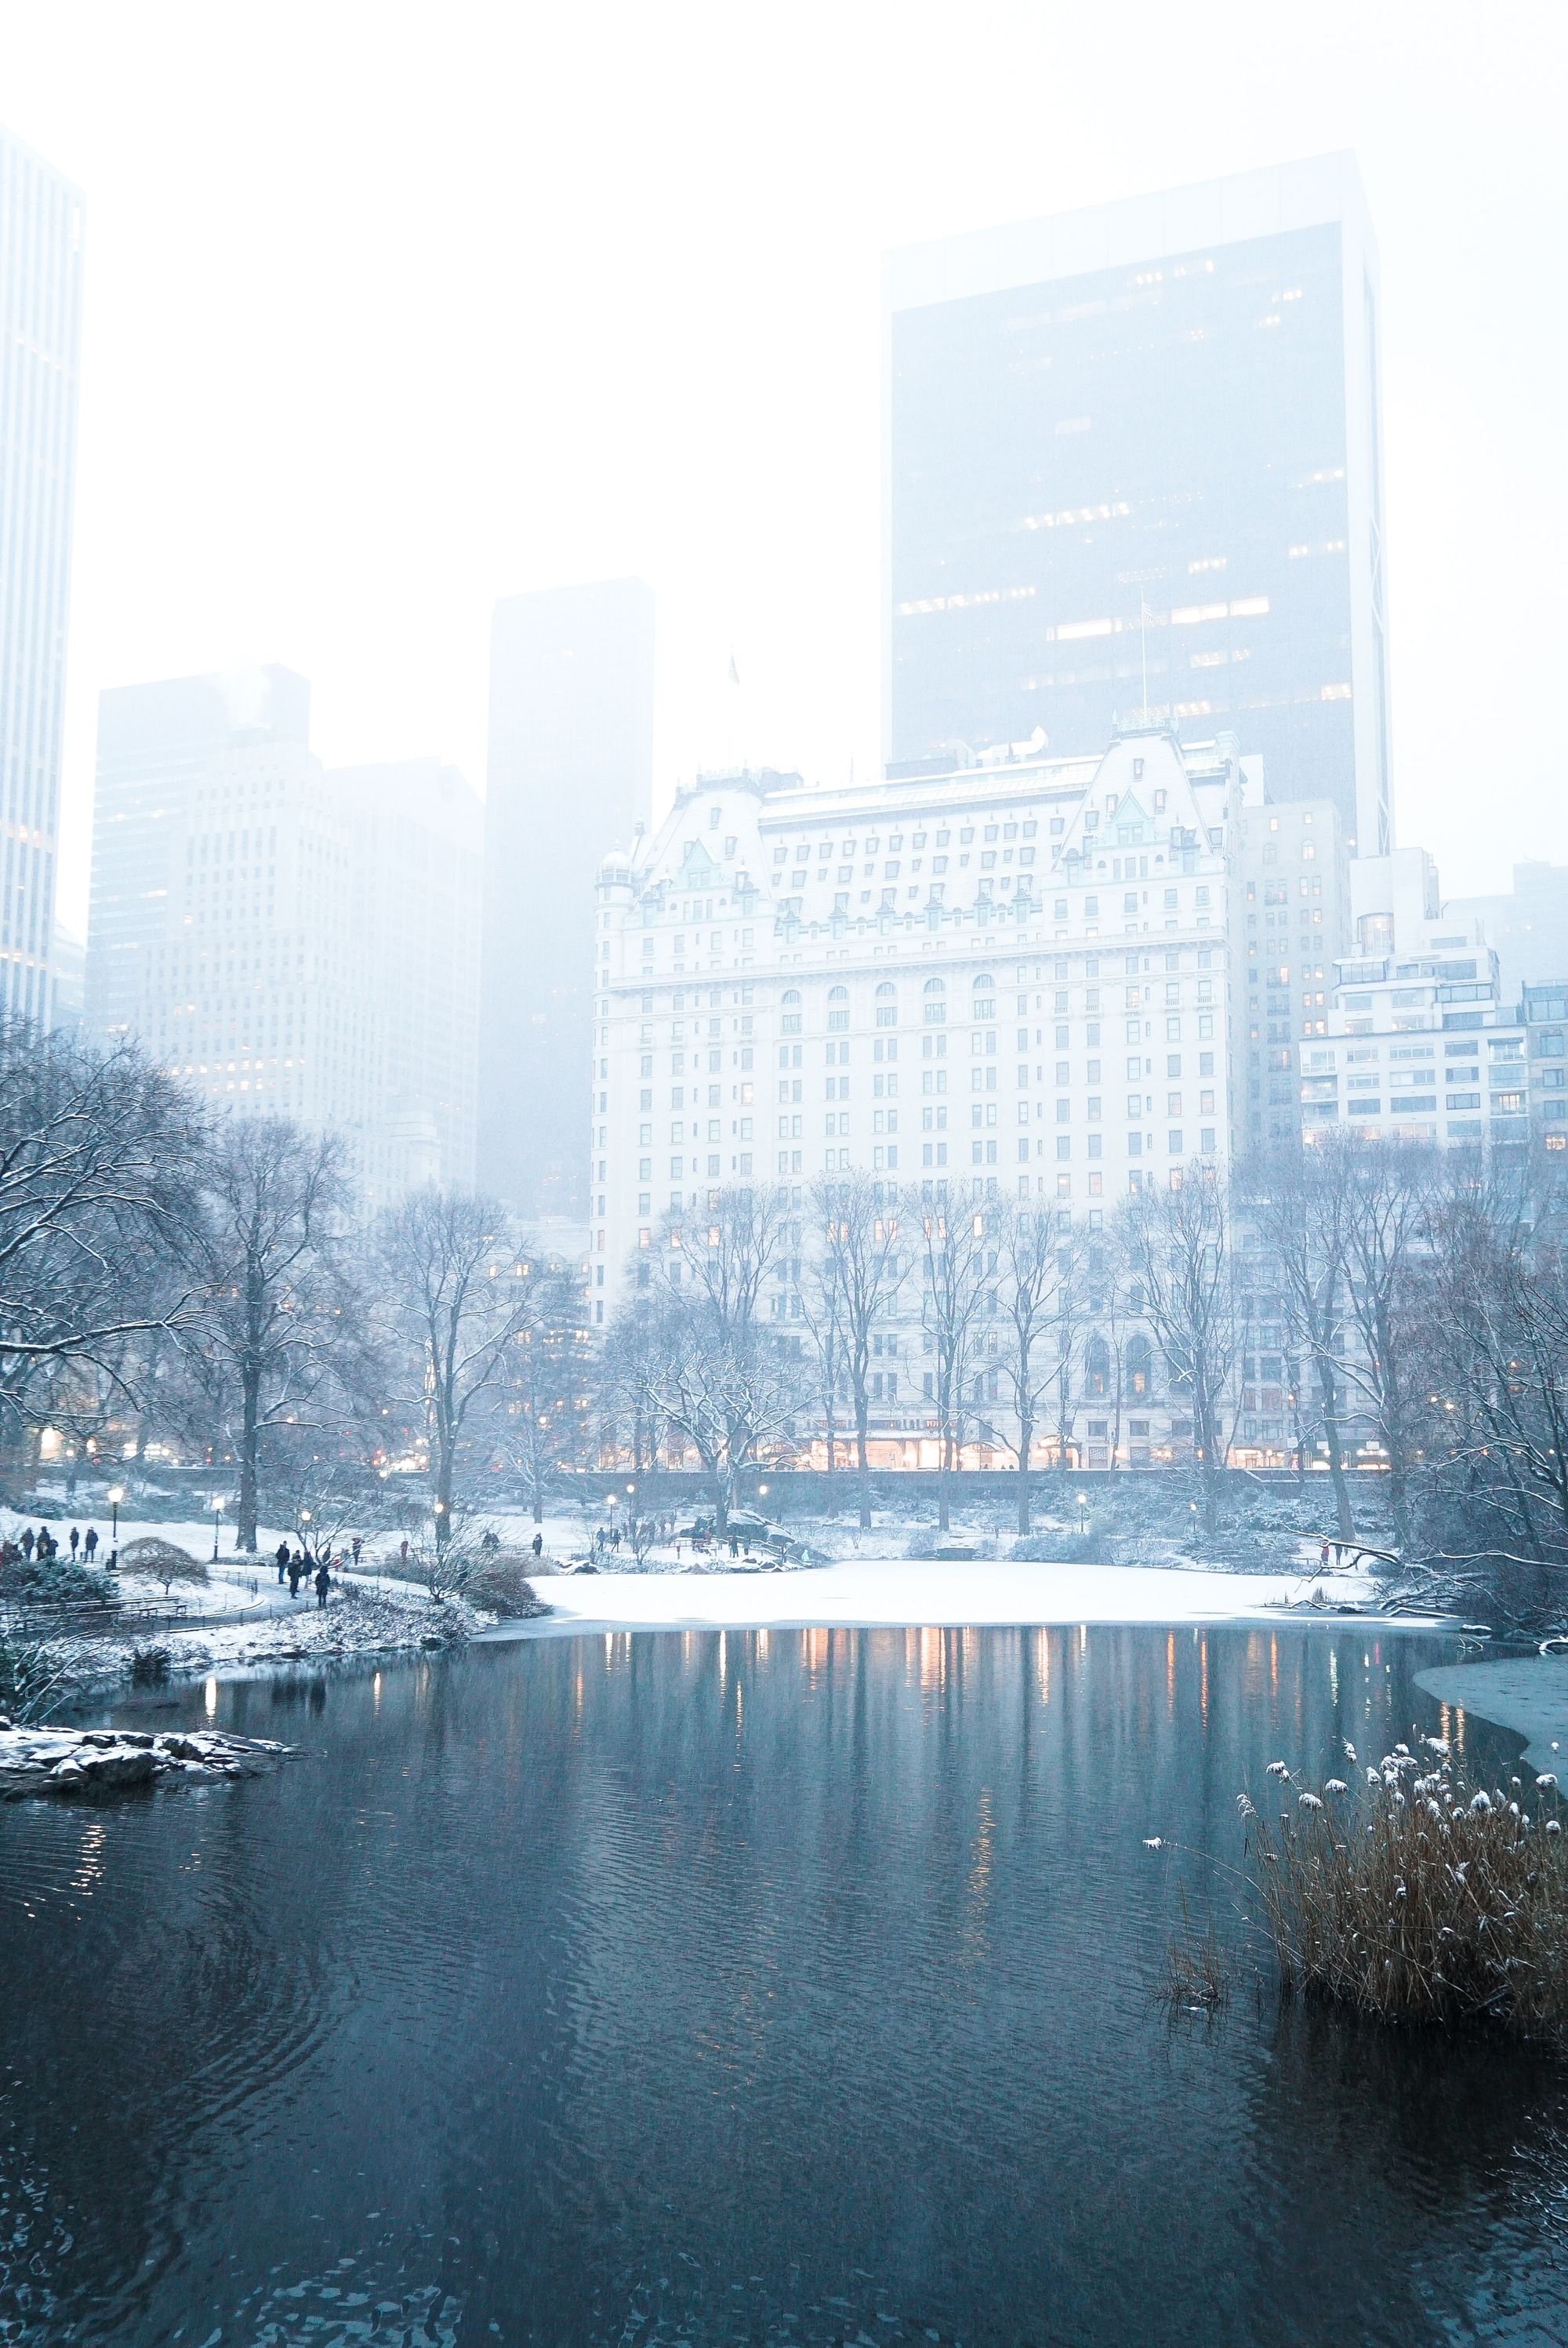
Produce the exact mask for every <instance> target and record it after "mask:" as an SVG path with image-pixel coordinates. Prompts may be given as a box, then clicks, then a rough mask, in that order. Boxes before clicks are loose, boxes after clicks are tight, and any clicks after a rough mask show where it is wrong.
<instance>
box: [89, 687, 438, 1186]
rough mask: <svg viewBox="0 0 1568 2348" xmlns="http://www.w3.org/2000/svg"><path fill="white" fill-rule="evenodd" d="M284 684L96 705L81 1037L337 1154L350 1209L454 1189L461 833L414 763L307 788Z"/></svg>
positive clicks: (300, 715)
mask: <svg viewBox="0 0 1568 2348" xmlns="http://www.w3.org/2000/svg"><path fill="white" fill-rule="evenodd" d="M309 728H310V687H309V685H307V684H306V682H305V680H304V678H303V677H300V676H296V675H293V674H292V672H291V671H290V670H288V669H284V668H267V669H259V670H249V671H245V672H242V673H239V674H236V675H231V676H226V677H214V676H194V677H176V678H171V679H169V680H168V681H166V682H163V683H160V684H156V685H128V686H122V687H119V688H117V689H116V690H115V691H113V692H109V693H106V694H105V695H103V697H102V701H101V705H100V711H99V723H98V790H97V807H96V809H95V824H94V837H93V891H92V911H91V920H90V923H89V928H88V942H87V1032H88V1034H89V1035H91V1036H93V1037H95V1038H97V1039H98V1040H102V1041H104V1042H108V1043H113V1042H116V1041H118V1040H119V1039H121V1038H123V1037H134V1038H136V1039H137V1040H138V1041H139V1042H140V1043H141V1044H142V1045H144V1046H145V1047H146V1048H147V1050H148V1051H149V1053H150V1054H151V1055H152V1056H154V1058H155V1059H156V1060H157V1061H158V1062H159V1065H160V1066H164V1067H167V1068H168V1069H169V1070H170V1072H171V1073H172V1074H173V1075H175V1076H179V1078H180V1079H181V1081H182V1082H183V1083H184V1084H186V1085H187V1086H190V1089H191V1090H192V1091H194V1092H195V1093H197V1094H198V1095H200V1097H202V1098H204V1099H206V1100H207V1101H209V1102H210V1104H211V1105H212V1106H213V1107H217V1108H225V1107H227V1108H234V1109H238V1110H240V1111H241V1113H244V1112H246V1111H254V1112H257V1113H267V1112H271V1113H273V1114H276V1115H280V1116H284V1117H292V1118H294V1119H295V1120H297V1122H298V1123H300V1124H301V1125H303V1126H305V1127H307V1128H310V1129H312V1130H313V1131H317V1132H327V1133H333V1134H336V1135H338V1136H339V1137H340V1138H342V1140H343V1144H344V1147H345V1152H346V1157H347V1160H348V1166H349V1169H350V1170H351V1171H352V1173H353V1174H354V1176H355V1177H356V1179H358V1181H359V1183H360V1185H361V1188H362V1190H363V1192H364V1198H365V1200H366V1203H367V1204H368V1205H369V1206H371V1207H380V1206H383V1205H384V1204H386V1203H387V1202H388V1201H389V1200H394V1199H395V1198H396V1197H397V1196H398V1195H399V1194H400V1193H401V1192H402V1191H403V1190H404V1189H407V1188H409V1187H411V1186H413V1185H415V1184H418V1183H421V1182H425V1181H430V1180H438V1181H443V1182H451V1183H456V1184H467V1183H471V1182H472V1180H473V1175H474V1116H475V1099H476V1094H477V1050H478V981H479V957H478V939H477V924H476V922H475V919H474V910H475V907H476V905H477V901H478V897H479V855H480V829H481V817H480V809H479V804H478V800H477V798H476V796H475V794H474V792H473V791H472V790H471V789H470V788H469V787H468V785H467V784H466V782H465V781H464V779H463V778H462V776H461V775H459V774H457V773H456V770H455V769H454V768H452V767H444V766H442V765H440V764H439V762H438V761H436V760H435V759H429V758H425V759H409V760H405V761H403V762H401V763H399V764H397V765H393V766H380V767H353V768H348V769H345V770H343V771H342V772H339V773H333V772H328V771H324V770H323V767H322V764H321V761H320V759H319V758H317V757H316V756H315V754H314V753H313V750H312V749H311V747H310V739H309Z"/></svg>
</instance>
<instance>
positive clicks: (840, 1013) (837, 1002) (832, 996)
mask: <svg viewBox="0 0 1568 2348" xmlns="http://www.w3.org/2000/svg"><path fill="white" fill-rule="evenodd" d="M827 1024H828V1027H829V1029H830V1030H831V1029H834V1028H844V1027H847V1026H848V1025H849V989H848V988H847V987H846V986H830V987H829V988H828V990H827Z"/></svg>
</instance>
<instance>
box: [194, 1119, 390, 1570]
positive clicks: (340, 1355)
mask: <svg viewBox="0 0 1568 2348" xmlns="http://www.w3.org/2000/svg"><path fill="white" fill-rule="evenodd" d="M201 1170H202V1194H203V1195H202V1205H203V1213H202V1218H201V1222H200V1263H201V1268H202V1273H203V1278H202V1293H201V1298H200V1317H199V1321H198V1323H197V1326H196V1329H195V1331H194V1332H193V1334H192V1340H191V1342H190V1343H189V1344H187V1345H186V1346H185V1348H184V1349H183V1350H184V1358H185V1363H186V1366H187V1368H188V1370H189V1372H190V1379H191V1383H192V1385H193V1386H194V1389H195V1392H196V1394H197V1395H199V1396H200V1397H201V1399H202V1400H203V1402H204V1403H205V1404H206V1405H207V1406H209V1407H210V1408H211V1409H213V1410H215V1411H216V1412H217V1413H218V1415H219V1416H220V1422H221V1424H222V1425H223V1426H224V1429H225V1432H226V1435H227V1438H228V1441H229V1445H230V1447H231V1450H232V1452H233V1455H234V1460H235V1465H236V1468H237V1469H238V1474H239V1492H238V1496H237V1499H236V1505H235V1537H234V1538H235V1547H236V1548H237V1549H240V1550H254V1549H255V1546H256V1519H257V1514H258V1509H259V1505H260V1497H259V1496H260V1479H261V1460H262V1453H263V1447H264V1444H265V1442H266V1439H267V1437H268V1436H269V1434H270V1433H271V1432H272V1430H274V1429H280V1430H281V1429H291V1430H299V1429H302V1428H308V1429H311V1430H314V1431H318V1432H319V1431H322V1430H326V1429H330V1428H333V1427H341V1426H343V1425H345V1424H346V1423H347V1421H348V1420H349V1419H350V1418H351V1417H352V1416H353V1414H354V1408H355V1405H356V1397H357V1395H358V1394H359V1393H360V1392H362V1391H363V1383H362V1382H361V1381H356V1379H355V1377H354V1364H355V1362H356V1360H358V1361H363V1354H362V1350H361V1349H362V1347H363V1345H364V1343H365V1338H364V1328H365V1316H364V1311H363V1308H362V1305H361V1302H360V1299H359V1297H358V1295H357V1292H356V1290H355V1287H354V1281H353V1276H352V1262H351V1245H350V1232H351V1225H350V1220H349V1218H350V1212H351V1208H352V1199H351V1196H350V1192H349V1189H348V1185H347V1183H346V1182H345V1180H344V1179H343V1172H342V1162H341V1153H340V1149H339V1146H338V1144H337V1142H336V1141H335V1140H333V1139H323V1138H320V1137H318V1136H314V1135H310V1134H306V1133H304V1132H302V1130H301V1128H299V1127H298V1126H295V1125H292V1124H291V1123H290V1122H289V1121H288V1120H287V1119H286V1118H283V1117H236V1118H232V1119H227V1120H225V1121H224V1122H223V1123H222V1124H221V1125H220V1126H219V1127H218V1128H217V1129H216V1131H215V1132H214V1135H213V1137H212V1142H211V1146H210V1148H209V1150H208V1153H207V1156H206V1159H205V1160H204V1162H203V1166H202V1169H201ZM282 1439H283V1440H284V1441H285V1442H287V1443H291V1444H292V1443H296V1441H297V1437H295V1436H292V1435H289V1436H284V1437H283V1438H282Z"/></svg>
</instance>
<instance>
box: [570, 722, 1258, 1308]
mask: <svg viewBox="0 0 1568 2348" xmlns="http://www.w3.org/2000/svg"><path fill="white" fill-rule="evenodd" d="M1256 788H1257V785H1256V778H1255V776H1253V777H1248V776H1246V775H1245V774H1244V771H1243V767H1242V761H1241V759H1240V757H1239V756H1238V755H1237V752H1236V748H1235V744H1234V742H1231V741H1229V740H1222V741H1220V742H1219V743H1216V744H1210V745H1206V746H1202V747H1195V748H1194V747H1190V746H1189V747H1185V748H1184V747H1182V746H1181V745H1180V744H1179V743H1178V742H1177V740H1176V738H1175V736H1173V734H1171V733H1169V732H1167V731H1165V730H1163V729H1155V730H1151V731H1149V732H1147V733H1128V734H1125V735H1123V736H1120V737H1119V738H1118V739H1117V740H1116V741H1115V742H1114V743H1113V744H1112V747H1111V748H1110V750H1108V751H1107V752H1106V753H1105V755H1104V756H1103V757H1101V758H1098V759H1092V758H1081V759H1071V760H1062V759H1056V760H1052V759H1050V758H1048V757H1045V756H1043V755H1042V754H1041V753H1040V752H1039V751H1038V750H1036V749H1034V748H1032V747H1025V748H1023V749H1013V750H1009V751H1006V752H1001V753H988V754H987V756H986V757H984V758H983V759H982V760H981V761H979V763H977V764H976V765H974V766H972V767H967V768H963V769H960V770H959V771H958V772H954V773H948V774H943V775H937V776H923V777H919V778H912V779H904V780H899V781H889V782H878V783H875V784H870V785H865V786H860V787H856V788H847V789H808V788H804V787H803V786H802V784H801V782H800V780H799V778H798V777H795V776H784V775H777V774H774V773H764V774H760V775H753V774H728V775H718V776H712V777H706V778H702V779H700V780H699V782H698V783H697V784H696V785H695V786H693V787H692V788H689V789H686V790H683V791H682V793H681V794H680V796H679V798H677V801H676V804H675V806H674V808H673V809H672V810H671V814H670V815H669V817H668V818H667V819H666V820H665V822H664V823H663V824H662V826H661V828H660V829H659V830H658V832H657V833H656V835H654V836H653V837H652V838H651V839H643V840H640V841H639V842H637V843H636V846H635V849H634V851H633V853H632V855H631V856H630V857H627V856H624V855H614V856H611V857H610V858H609V859H608V860H606V862H605V865H604V867H603V869H602V870H601V872H600V880H599V885H598V912H597V922H598V931H597V945H596V953H597V961H596V970H597V979H598V983H597V985H596V989H595V1002H594V1009H595V1026H594V1058H593V1067H592V1097H591V1104H590V1117H591V1124H590V1144H591V1152H592V1156H591V1164H592V1173H593V1177H594V1179H593V1183H592V1189H591V1204H592V1210H593V1211H592V1214H591V1218H590V1231H591V1237H592V1246H591V1251H590V1252H591V1257H592V1263H593V1272H592V1282H593V1288H592V1295H593V1304H594V1318H595V1320H596V1322H603V1321H604V1320H605V1319H606V1318H607V1317H608V1315H609V1313H610V1309H611V1308H612V1307H613V1303H614V1301H615V1298H616V1295H617V1293H618V1292H619V1289H620V1282H621V1281H622V1279H623V1277H624V1274H625V1270H626V1267H627V1265H628V1263H629V1262H631V1261H632V1260H633V1259H634V1257H635V1255H636V1252H637V1251H638V1250H639V1248H640V1247H646V1246H648V1245H649V1244H650V1243H651V1238H652V1234H653V1231H654V1230H655V1227H656V1226H657V1223H658V1221H659V1219H660V1218H661V1215H663V1214H664V1213H665V1212H666V1211H668V1210H671V1208H674V1209H677V1210H683V1209H686V1208H691V1207H693V1206H696V1207H700V1206H701V1205H702V1203H703V1201H704V1198H705V1194H706V1193H707V1191H708V1190H710V1189H718V1188H720V1187H721V1186H723V1185H724V1184H726V1183H731V1182H738V1181H745V1180H757V1181H785V1182H788V1183H789V1184H791V1185H792V1186H794V1187H798V1188H799V1189H801V1190H802V1192H803V1193H804V1185H805V1184H806V1183H807V1182H809V1181H810V1180H811V1179H812V1178H814V1177H815V1176H818V1175H821V1174H823V1173H825V1172H833V1171H835V1170H838V1169H845V1168H849V1167H862V1168H865V1169H867V1170H869V1171H872V1172H874V1173H876V1174H882V1175H886V1177H888V1178H889V1179H896V1180H897V1181H898V1182H901V1183H905V1182H910V1181H918V1182H922V1183H926V1182H929V1183H931V1184H933V1185H947V1186H950V1187H958V1186H961V1188H962V1190H963V1192H964V1194H965V1195H968V1194H969V1193H970V1192H971V1190H973V1191H980V1192H985V1191H998V1190H1000V1189H1006V1190H1007V1191H1009V1193H1013V1194H1016V1195H1027V1196H1029V1197H1030V1198H1034V1199H1038V1200H1049V1201H1050V1205H1051V1208H1052V1210H1054V1211H1055V1212H1057V1213H1058V1214H1059V1215H1060V1216H1061V1218H1062V1219H1063V1221H1064V1223H1072V1222H1075V1221H1077V1220H1083V1221H1084V1222H1086V1223H1087V1224H1088V1225H1089V1226H1090V1227H1093V1226H1095V1225H1097V1224H1098V1223H1100V1222H1101V1221H1102V1219H1103V1216H1104V1213H1105V1211H1106V1210H1107V1209H1108V1208H1109V1207H1110V1206H1111V1205H1112V1202H1113V1201H1114V1200H1116V1199H1117V1198H1118V1197H1120V1196H1122V1195H1123V1194H1125V1193H1126V1192H1127V1191H1128V1190H1129V1189H1134V1188H1136V1187H1138V1186H1139V1185H1140V1184H1143V1183H1145V1182H1148V1181H1165V1180H1167V1179H1169V1177H1170V1174H1171V1172H1172V1171H1173V1170H1174V1169H1180V1168H1183V1167H1184V1166H1186V1165H1187V1164H1188V1163H1189V1162H1190V1161H1191V1160H1192V1159H1194V1158H1203V1159H1222V1158H1224V1157H1225V1155H1226V1154H1227V1153H1228V1151H1229V1150H1230V1148H1231V1147H1232V1143H1233V1121H1234V1120H1233V1107H1232V1098H1231V1083H1230V1069H1231V1065H1232V1055H1233V1049H1234V1044H1233V1038H1232V1035H1231V1032H1230V1016H1231V1008H1232V1006H1231V1003H1230V999H1229V991H1228V974H1227V957H1226V952H1225V935H1226V923H1225V835H1226V827H1227V824H1228V823H1229V822H1230V821H1231V819H1232V818H1233V815H1234V812H1235V810H1236V809H1237V808H1240V806H1241V805H1242V803H1243V800H1244V798H1245V796H1246V794H1247V792H1248V791H1249V789H1250V790H1251V791H1252V792H1253V794H1254V796H1255V795H1256Z"/></svg>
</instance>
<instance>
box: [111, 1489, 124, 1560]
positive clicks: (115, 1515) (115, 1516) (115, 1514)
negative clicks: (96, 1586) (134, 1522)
mask: <svg viewBox="0 0 1568 2348" xmlns="http://www.w3.org/2000/svg"><path fill="white" fill-rule="evenodd" d="M124 1498H125V1486H124V1485H123V1484H111V1485H110V1486H109V1521H110V1524H111V1526H112V1527H113V1530H112V1531H111V1532H110V1535H109V1571H110V1572H111V1573H113V1572H114V1571H115V1570H117V1568H118V1564H119V1504H120V1502H121V1501H122V1500H123V1499H124Z"/></svg>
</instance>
